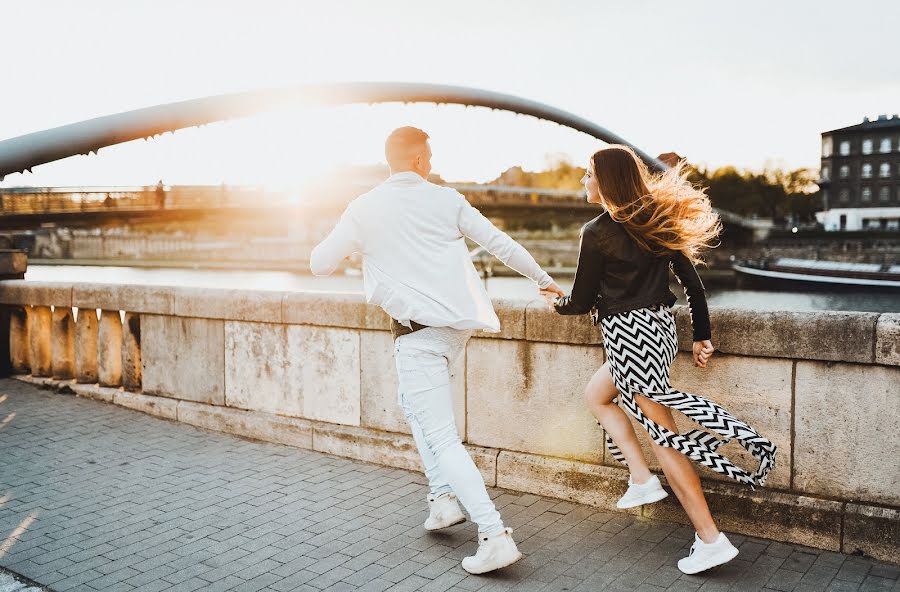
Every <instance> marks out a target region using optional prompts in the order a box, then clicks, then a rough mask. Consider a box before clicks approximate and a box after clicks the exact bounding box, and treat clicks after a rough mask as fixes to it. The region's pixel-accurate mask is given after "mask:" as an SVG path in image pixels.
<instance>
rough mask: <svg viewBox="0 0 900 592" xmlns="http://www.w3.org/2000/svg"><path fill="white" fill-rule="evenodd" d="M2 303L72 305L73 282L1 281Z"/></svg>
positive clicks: (0, 294)
mask: <svg viewBox="0 0 900 592" xmlns="http://www.w3.org/2000/svg"><path fill="white" fill-rule="evenodd" d="M0 304H23V305H25V304H29V305H31V306H72V283H71V282H35V281H32V280H3V281H0Z"/></svg>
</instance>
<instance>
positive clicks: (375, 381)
mask: <svg viewBox="0 0 900 592" xmlns="http://www.w3.org/2000/svg"><path fill="white" fill-rule="evenodd" d="M359 339H360V341H359V343H360V397H361V404H360V405H361V408H360V412H361V418H360V425H362V426H365V427H370V428H375V429H379V430H384V431H388V432H400V433H404V434H409V433H410V430H409V424H408V423H407V421H406V416H405V415H404V413H403V410H402V409H401V408H400V403H399V402H398V400H397V391H398V384H397V369H396V364H395V363H394V341H393V339H391V334H390V333H388V332H385V331H360V333H359ZM470 343H471V341H470ZM465 369H466V362H465V355H461V356H460V357H459V358H458V359H457V360H456V362H455V363H454V364H453V367H451V368H450V388H451V391H452V393H453V418H454V419H455V420H456V429H457V431H458V432H459V435H460V438H462V439H463V440H465V439H466V371H465Z"/></svg>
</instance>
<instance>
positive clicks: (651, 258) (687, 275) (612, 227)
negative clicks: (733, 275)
mask: <svg viewBox="0 0 900 592" xmlns="http://www.w3.org/2000/svg"><path fill="white" fill-rule="evenodd" d="M670 266H671V268H672V271H673V272H675V277H676V278H677V279H678V281H679V282H680V283H681V285H682V286H683V287H684V292H685V294H686V295H687V300H688V305H689V306H690V309H691V323H692V325H693V328H694V341H702V340H704V339H709V338H710V328H709V310H708V308H707V306H706V295H705V293H704V289H703V282H701V281H700V276H699V275H697V270H696V269H695V268H694V266H693V264H691V262H690V260H689V259H688V258H687V257H686V256H685V255H684V254H683V253H680V252H673V253H671V254H670V255H668V256H659V257H658V256H655V255H653V254H652V253H650V252H648V251H646V250H644V249H642V248H641V247H640V246H639V245H638V244H637V243H636V242H635V240H634V239H633V238H631V236H630V235H629V234H628V232H626V230H625V228H624V227H623V226H622V225H621V224H619V223H617V222H615V221H614V220H613V219H612V218H610V216H609V215H608V214H607V213H606V212H604V213H603V214H601V215H599V216H597V217H596V218H594V219H593V220H591V221H590V222H588V223H587V224H585V226H584V228H582V231H581V246H580V251H579V254H578V269H577V270H576V272H575V285H574V286H572V293H571V294H570V295H569V296H565V297H563V298H561V299H560V300H559V301H558V302H557V304H556V312H558V313H560V314H564V315H577V314H585V313H587V312H590V311H591V309H595V310H596V314H597V317H599V318H603V317H607V316H610V315H614V314H616V313H620V312H627V311H630V310H634V309H637V308H644V307H647V306H653V305H654V304H665V305H666V306H672V305H673V304H675V301H676V298H675V295H674V294H673V293H672V291H671V290H669V267H670ZM595 322H596V318H595Z"/></svg>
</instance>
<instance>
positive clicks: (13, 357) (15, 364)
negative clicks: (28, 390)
mask: <svg viewBox="0 0 900 592" xmlns="http://www.w3.org/2000/svg"><path fill="white" fill-rule="evenodd" d="M29 308H30V307H28V306H14V305H13V306H10V310H9V361H10V365H11V366H12V372H13V374H28V373H29V372H31V338H30V337H29V333H28V310H29Z"/></svg>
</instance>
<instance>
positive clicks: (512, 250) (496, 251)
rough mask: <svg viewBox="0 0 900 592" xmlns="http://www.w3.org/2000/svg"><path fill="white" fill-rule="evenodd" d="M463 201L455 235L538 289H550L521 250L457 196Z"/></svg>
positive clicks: (545, 277)
mask: <svg viewBox="0 0 900 592" xmlns="http://www.w3.org/2000/svg"><path fill="white" fill-rule="evenodd" d="M460 199H461V200H462V201H463V205H462V208H461V209H460V212H459V220H458V224H459V231H460V232H461V233H462V234H463V236H467V237H469V238H470V239H472V240H473V241H475V242H476V243H478V244H479V245H481V246H482V247H484V248H485V249H487V250H488V252H489V253H491V254H492V255H493V256H494V257H496V258H497V259H499V260H500V261H502V262H503V263H504V264H505V265H507V266H508V267H510V268H511V269H514V270H515V271H517V272H519V273H520V274H522V275H524V276H525V277H527V278H529V279H531V280H532V281H533V282H534V283H536V284H537V285H538V287H540V288H547V287H548V286H550V285H552V284H553V283H554V282H553V278H551V277H550V276H549V275H548V274H547V272H546V271H544V270H543V269H541V266H540V265H538V263H537V261H535V260H534V257H532V256H531V253H529V252H528V251H527V250H525V247H523V246H522V245H520V244H519V243H517V242H516V241H514V240H513V239H512V238H510V236H509V235H508V234H506V233H505V232H503V231H502V230H500V229H499V228H497V227H496V226H494V225H493V224H491V221H490V220H488V219H487V218H485V217H484V216H483V215H482V213H481V212H479V211H478V210H476V209H475V208H474V207H472V205H471V204H470V203H469V202H468V201H466V199H465V198H464V197H462V196H461V195H460Z"/></svg>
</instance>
